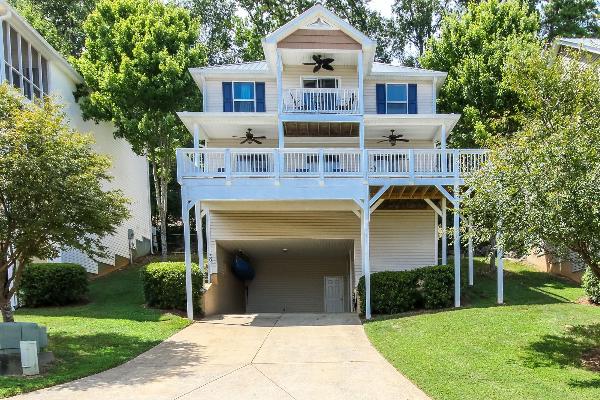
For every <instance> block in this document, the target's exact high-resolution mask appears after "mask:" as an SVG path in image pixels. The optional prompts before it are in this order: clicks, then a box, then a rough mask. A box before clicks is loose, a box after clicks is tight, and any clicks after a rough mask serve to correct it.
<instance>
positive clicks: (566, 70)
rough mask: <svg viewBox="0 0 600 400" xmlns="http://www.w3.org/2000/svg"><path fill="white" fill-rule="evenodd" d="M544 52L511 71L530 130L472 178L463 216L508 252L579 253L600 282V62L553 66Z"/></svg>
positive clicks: (522, 57)
mask: <svg viewBox="0 0 600 400" xmlns="http://www.w3.org/2000/svg"><path fill="white" fill-rule="evenodd" d="M537 50H538V51H535V49H533V48H530V49H522V50H519V51H518V52H516V53H515V54H514V55H513V56H511V57H510V58H509V61H508V62H507V65H506V66H505V69H506V71H507V73H508V75H507V85H510V86H512V87H513V89H514V90H515V92H516V93H517V94H518V95H519V97H520V98H521V100H522V104H523V105H524V107H523V110H522V112H521V115H520V118H521V119H522V121H523V127H522V129H521V130H519V132H517V134H516V135H515V136H514V137H513V138H511V139H510V140H509V139H499V140H498V143H497V145H496V146H495V147H494V148H493V150H492V152H491V162H490V163H487V164H486V166H485V168H484V169H483V170H481V171H480V172H478V173H476V174H475V175H474V176H472V177H471V178H469V182H468V184H469V185H470V186H471V187H472V188H473V189H474V190H473V195H472V197H471V198H468V199H466V201H465V204H464V212H465V213H466V215H469V216H471V217H472V218H473V221H474V228H475V232H478V234H479V235H480V236H481V235H482V236H483V237H489V235H490V234H494V233H495V232H497V231H498V230H500V232H501V236H500V244H501V245H502V246H503V247H504V248H505V249H507V250H515V251H518V252H521V254H522V253H523V252H527V251H530V250H531V249H533V248H544V249H547V250H550V251H552V252H554V253H556V254H558V255H561V256H567V257H568V256H569V255H570V254H575V255H576V256H578V257H579V259H580V260H581V261H583V262H584V263H585V265H586V266H587V267H589V268H590V270H591V271H592V272H593V273H594V274H595V276H596V277H598V278H600V235H599V234H598V233H599V232H600V201H598V199H599V197H598V189H599V188H600V186H599V184H598V182H600V79H598V76H600V65H598V64H592V65H590V67H589V68H584V67H582V65H581V63H580V57H579V56H578V55H574V56H573V57H563V56H559V57H558V58H557V59H556V60H554V62H553V63H551V64H548V60H550V59H551V55H550V54H549V52H548V51H545V52H541V51H539V49H537ZM498 224H499V225H498Z"/></svg>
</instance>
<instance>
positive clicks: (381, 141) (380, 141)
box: [377, 139, 389, 143]
mask: <svg viewBox="0 0 600 400" xmlns="http://www.w3.org/2000/svg"><path fill="white" fill-rule="evenodd" d="M383 142H389V140H387V139H384V140H379V141H378V142H377V143H383Z"/></svg>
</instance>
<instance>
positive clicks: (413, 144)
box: [207, 133, 434, 149]
mask: <svg viewBox="0 0 600 400" xmlns="http://www.w3.org/2000/svg"><path fill="white" fill-rule="evenodd" d="M232 135H233V133H232ZM287 139H288V140H287V141H286V142H285V147H286V148H290V149H292V148H307V147H308V148H312V147H314V148H358V147H359V144H358V138H348V141H347V142H345V143H343V142H340V141H339V139H338V138H336V139H335V142H327V139H324V138H304V139H306V142H302V141H299V140H302V139H303V138H293V139H294V142H290V138H287ZM319 139H320V140H322V141H317V140H319ZM382 139H383V138H381V139H377V140H371V139H369V140H366V141H365V148H367V149H382V148H389V147H390V146H389V144H387V143H378V141H379V140H382ZM261 142H262V144H252V145H248V144H240V139H219V140H210V141H209V142H208V146H207V147H209V148H232V149H236V148H244V149H248V148H250V149H254V148H269V149H273V148H277V146H278V143H277V140H273V139H261ZM433 145H434V142H433V141H429V140H411V141H410V142H408V143H406V142H398V143H397V144H396V146H394V147H393V148H394V149H429V148H433Z"/></svg>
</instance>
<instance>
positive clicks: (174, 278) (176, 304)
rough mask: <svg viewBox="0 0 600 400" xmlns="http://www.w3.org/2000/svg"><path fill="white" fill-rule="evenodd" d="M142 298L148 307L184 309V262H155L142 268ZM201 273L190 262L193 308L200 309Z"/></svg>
mask: <svg viewBox="0 0 600 400" xmlns="http://www.w3.org/2000/svg"><path fill="white" fill-rule="evenodd" d="M142 283H143V286H144V298H145V299H146V304H147V305H148V306H150V307H157V308H163V309H176V310H185V309H186V296H185V264H184V263H183V262H157V263H151V264H148V265H146V267H144V268H143V269H142ZM202 286H203V279H202V273H201V272H200V270H199V269H198V266H197V265H196V264H192V295H193V298H194V309H195V310H197V311H200V300H201V298H202Z"/></svg>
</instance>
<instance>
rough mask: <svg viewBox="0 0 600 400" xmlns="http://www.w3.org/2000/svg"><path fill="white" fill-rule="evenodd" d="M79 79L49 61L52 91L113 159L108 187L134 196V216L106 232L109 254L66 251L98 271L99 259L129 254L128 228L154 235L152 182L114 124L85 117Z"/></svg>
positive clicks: (111, 259) (75, 123)
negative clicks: (92, 255)
mask: <svg viewBox="0 0 600 400" xmlns="http://www.w3.org/2000/svg"><path fill="white" fill-rule="evenodd" d="M74 90H75V83H74V82H73V81H72V80H71V79H70V78H69V77H68V76H67V75H66V74H65V73H64V72H63V71H62V70H61V69H60V68H58V66H57V65H56V63H54V62H51V63H50V65H49V91H50V93H51V94H53V95H58V96H59V97H60V98H61V99H62V101H63V102H64V105H65V109H64V111H65V113H66V116H67V119H68V121H69V123H70V125H71V126H72V127H73V128H74V129H76V130H78V131H80V132H82V133H90V134H91V135H92V136H93V137H94V140H95V141H96V143H95V145H94V150H95V151H97V152H99V153H102V154H106V155H108V156H109V157H110V158H111V160H112V167H111V169H110V174H111V175H112V176H113V178H114V179H113V181H112V182H109V183H107V184H106V186H105V187H106V189H120V190H122V191H123V193H124V195H125V196H126V197H127V198H128V199H129V200H130V202H131V204H130V207H129V209H130V212H131V217H130V218H129V219H128V220H126V221H125V222H124V223H123V224H122V225H120V226H119V227H118V228H117V230H116V232H115V233H114V234H112V235H109V236H106V237H105V238H104V239H103V244H104V245H105V246H107V253H108V254H107V257H104V258H101V259H98V260H96V261H94V260H91V259H90V258H88V257H87V256H85V255H84V254H82V253H81V252H78V251H65V252H64V253H63V254H62V260H63V261H65V262H76V263H78V264H81V265H83V266H84V267H85V268H86V269H87V270H88V271H89V272H92V273H97V272H98V263H97V261H100V262H103V263H105V264H109V265H114V263H115V256H116V255H119V256H121V257H125V258H129V239H128V237H127V231H128V229H133V232H134V235H135V239H136V240H139V241H142V240H144V239H147V240H149V239H151V238H152V226H151V221H150V184H149V177H148V163H147V160H146V158H145V157H140V156H137V155H136V154H135V153H134V152H133V151H132V150H131V146H130V145H129V143H127V141H125V140H123V139H115V138H114V137H113V131H114V127H113V126H112V125H111V124H109V123H99V124H96V123H94V122H93V121H84V120H83V118H82V116H81V110H80V109H79V106H78V105H77V103H76V102H75V99H74V97H73V91H74Z"/></svg>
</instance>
